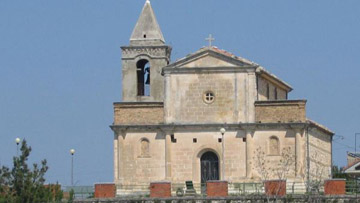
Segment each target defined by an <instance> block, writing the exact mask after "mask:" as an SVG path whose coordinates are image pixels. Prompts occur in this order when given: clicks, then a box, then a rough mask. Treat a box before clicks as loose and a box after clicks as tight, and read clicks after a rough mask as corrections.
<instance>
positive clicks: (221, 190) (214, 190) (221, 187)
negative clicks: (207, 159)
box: [206, 180, 228, 197]
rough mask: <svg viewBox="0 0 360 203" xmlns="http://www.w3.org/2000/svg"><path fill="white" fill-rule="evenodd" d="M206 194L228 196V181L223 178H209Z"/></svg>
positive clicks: (209, 195)
mask: <svg viewBox="0 0 360 203" xmlns="http://www.w3.org/2000/svg"><path fill="white" fill-rule="evenodd" d="M206 194H207V196H208V197H226V196H228V182H227V181H222V180H209V181H207V182H206Z"/></svg>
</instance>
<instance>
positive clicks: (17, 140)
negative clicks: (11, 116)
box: [15, 137, 21, 156]
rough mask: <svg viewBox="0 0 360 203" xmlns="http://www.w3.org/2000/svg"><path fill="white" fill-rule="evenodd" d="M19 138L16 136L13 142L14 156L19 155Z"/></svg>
mask: <svg viewBox="0 0 360 203" xmlns="http://www.w3.org/2000/svg"><path fill="white" fill-rule="evenodd" d="M20 141H21V140H20V138H18V137H17V138H16V139H15V143H16V156H19V144H20Z"/></svg>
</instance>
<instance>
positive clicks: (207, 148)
mask: <svg viewBox="0 0 360 203" xmlns="http://www.w3.org/2000/svg"><path fill="white" fill-rule="evenodd" d="M209 40H211V37H210V38H209ZM171 50H172V48H171V47H170V46H169V45H167V44H166V42H165V39H164V37H163V34H162V32H161V30H160V26H159V24H158V22H157V20H156V17H155V15H154V11H153V9H152V7H151V4H150V1H149V0H147V1H146V3H145V5H144V7H143V10H142V12H141V14H140V17H139V19H138V21H137V23H136V25H135V28H134V30H133V32H132V35H131V37H130V43H129V45H127V46H122V47H121V51H122V101H121V102H115V103H114V122H113V124H112V125H111V129H112V130H113V132H114V182H115V184H116V192H117V193H116V194H117V195H118V196H123V195H131V194H144V195H145V194H148V193H149V184H150V182H156V181H169V182H171V184H172V185H176V184H178V185H181V184H184V183H185V181H192V182H193V183H194V185H195V186H196V187H197V185H199V186H200V184H201V183H205V182H206V181H208V180H226V181H228V182H229V184H230V183H244V182H246V183H249V182H261V181H262V180H263V178H262V174H261V173H262V171H261V170H259V167H260V166H258V161H259V159H263V161H265V162H266V163H267V164H268V165H269V167H267V168H265V169H266V170H269V172H268V173H269V176H268V179H277V178H280V177H277V176H276V174H275V173H274V168H276V166H278V165H279V163H280V161H281V160H282V159H284V153H286V154H287V155H291V156H288V158H289V157H290V158H291V159H292V160H291V161H290V162H289V163H291V164H290V166H288V170H287V173H286V176H285V177H283V178H286V180H287V181H288V182H294V183H295V182H296V183H305V182H306V181H307V180H309V179H311V178H313V177H315V176H318V175H319V174H318V173H319V170H321V174H320V176H321V178H324V179H325V178H330V176H331V170H330V169H331V164H332V136H333V135H334V133H333V132H331V131H330V130H328V129H327V128H326V127H324V126H322V125H320V124H317V123H316V122H314V121H311V120H309V119H308V118H307V117H306V100H304V99H301V100H289V99H288V94H289V93H290V92H291V91H292V90H293V89H292V87H291V86H290V85H289V84H288V83H286V82H284V81H283V80H281V79H279V78H278V77H276V76H275V75H273V74H272V73H270V72H269V71H268V70H266V69H265V68H264V67H262V66H261V65H259V64H256V63H254V62H252V61H250V60H247V59H245V58H241V57H238V56H235V55H234V54H232V53H229V52H227V51H225V50H222V49H219V48H217V47H214V46H208V47H203V48H200V49H199V50H198V51H196V52H195V53H191V54H189V55H187V56H186V57H184V58H181V59H178V60H177V61H175V62H171V61H170V55H171ZM272 167H273V168H272ZM271 168H272V169H271ZM229 187H230V186H229ZM174 191H176V188H175V187H174V188H173V192H174ZM197 192H201V190H200V189H197Z"/></svg>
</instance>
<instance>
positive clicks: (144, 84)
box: [136, 59, 150, 96]
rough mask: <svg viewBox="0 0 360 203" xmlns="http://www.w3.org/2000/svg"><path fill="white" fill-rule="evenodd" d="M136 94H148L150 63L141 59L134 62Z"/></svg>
mask: <svg viewBox="0 0 360 203" xmlns="http://www.w3.org/2000/svg"><path fill="white" fill-rule="evenodd" d="M136 73H137V95H138V96H150V63H149V61H148V60H145V59H141V60H139V61H138V62H137V63H136Z"/></svg>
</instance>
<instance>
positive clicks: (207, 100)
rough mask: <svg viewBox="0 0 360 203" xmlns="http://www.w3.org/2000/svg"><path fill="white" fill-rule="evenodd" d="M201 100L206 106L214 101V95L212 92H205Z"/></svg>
mask: <svg viewBox="0 0 360 203" xmlns="http://www.w3.org/2000/svg"><path fill="white" fill-rule="evenodd" d="M203 100H204V102H205V103H207V104H211V103H213V102H214V101H215V94H214V92H212V91H206V92H205V93H204V95H203Z"/></svg>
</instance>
